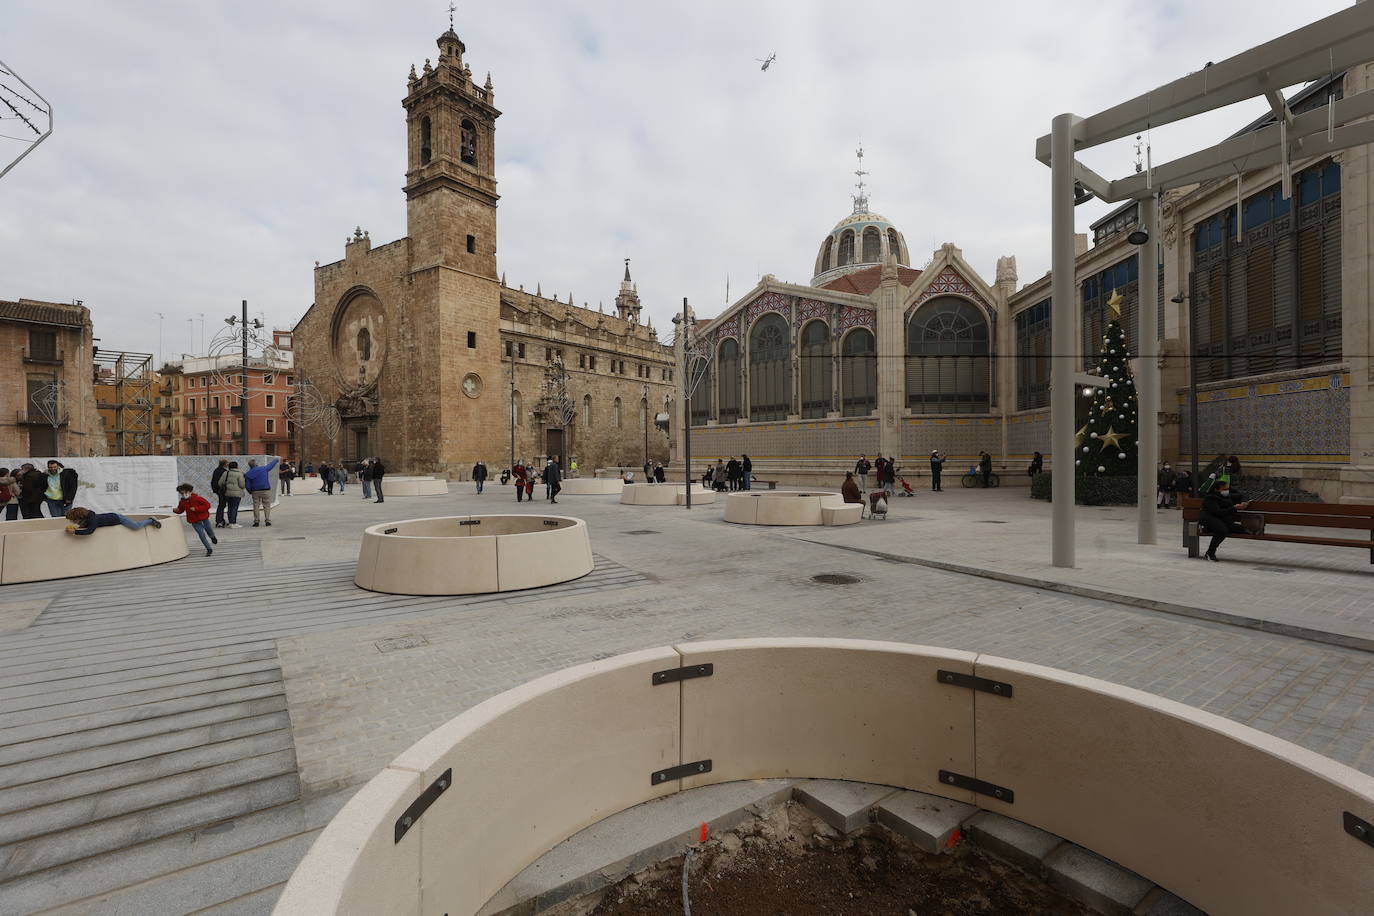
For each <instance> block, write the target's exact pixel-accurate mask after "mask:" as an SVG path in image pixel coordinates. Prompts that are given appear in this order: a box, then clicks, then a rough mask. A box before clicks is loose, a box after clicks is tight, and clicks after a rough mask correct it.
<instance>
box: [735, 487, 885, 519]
mask: <svg viewBox="0 0 1374 916" xmlns="http://www.w3.org/2000/svg"><path fill="white" fill-rule="evenodd" d="M862 517H863V506H862V505H861V504H860V503H846V502H845V501H844V497H843V496H841V495H840V494H839V493H815V492H803V493H794V492H791V491H788V490H770V491H768V492H764V493H755V492H752V491H746V492H743V493H731V494H730V495H729V496H727V497H726V498H725V520H726V521H727V522H734V523H735V524H737V525H852V524H854V523H856V522H858V521H859V519H860V518H862Z"/></svg>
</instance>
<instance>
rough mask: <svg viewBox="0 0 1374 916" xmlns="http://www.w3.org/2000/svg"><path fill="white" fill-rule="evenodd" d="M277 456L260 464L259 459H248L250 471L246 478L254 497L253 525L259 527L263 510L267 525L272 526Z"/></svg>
mask: <svg viewBox="0 0 1374 916" xmlns="http://www.w3.org/2000/svg"><path fill="white" fill-rule="evenodd" d="M277 460H278V459H276V458H273V459H272V460H271V462H269V463H268V464H265V465H262V466H259V465H258V462H257V459H255V458H249V459H248V473H247V474H245V475H244V479H245V480H246V481H247V482H248V492H249V493H250V494H251V495H252V497H253V527H254V528H256V527H258V512H259V510H261V512H262V518H263V521H265V522H267V527H268V528H271V527H272V476H271V475H272V469H273V468H274V467H276V466H277Z"/></svg>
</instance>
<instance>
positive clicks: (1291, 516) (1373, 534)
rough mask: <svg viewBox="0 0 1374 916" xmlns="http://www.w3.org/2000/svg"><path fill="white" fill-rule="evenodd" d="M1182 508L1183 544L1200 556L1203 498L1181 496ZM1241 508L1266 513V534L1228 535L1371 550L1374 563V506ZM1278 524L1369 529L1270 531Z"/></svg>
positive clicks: (1274, 504)
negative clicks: (1339, 533) (1338, 533)
mask: <svg viewBox="0 0 1374 916" xmlns="http://www.w3.org/2000/svg"><path fill="white" fill-rule="evenodd" d="M1179 503H1180V505H1182V507H1183V546H1184V547H1186V548H1188V556H1190V557H1196V556H1199V555H1200V544H1199V541H1200V539H1201V538H1203V537H1208V536H1209V535H1208V533H1207V532H1205V531H1201V530H1200V526H1199V525H1198V518H1199V516H1200V515H1201V514H1202V500H1201V499H1200V498H1198V497H1195V496H1180V497H1179ZM1242 511H1244V512H1258V513H1260V514H1261V515H1263V516H1264V534H1242V533H1234V534H1228V535H1227V537H1233V538H1239V539H1241V540H1247V541H1283V542H1286V543H1290V544H1314V545H1316V546H1318V547H1359V548H1361V549H1363V550H1368V551H1369V562H1370V563H1374V506H1359V505H1332V504H1329V503H1288V502H1252V503H1250V505H1248V506H1247V507H1246V508H1245V509H1243V510H1242ZM1275 526H1280V527H1292V528H1345V529H1349V530H1350V532H1351V534H1352V535H1353V534H1355V533H1356V532H1367V533H1368V534H1367V535H1366V536H1365V537H1349V538H1341V537H1329V536H1314V535H1309V534H1289V533H1287V532H1276V531H1273V530H1271V529H1272V528H1274V527H1275Z"/></svg>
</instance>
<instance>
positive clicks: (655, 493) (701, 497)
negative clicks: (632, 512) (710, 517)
mask: <svg viewBox="0 0 1374 916" xmlns="http://www.w3.org/2000/svg"><path fill="white" fill-rule="evenodd" d="M715 501H716V494H715V492H714V491H713V490H708V489H706V488H705V487H699V486H696V485H695V484H693V485H692V505H693V506H709V505H711V504H712V503H714V502H715ZM620 502H621V504H622V505H626V506H685V505H686V504H687V487H686V486H684V485H681V484H671V483H635V484H630V485H629V486H628V487H625V488H624V489H623V490H621V491H620Z"/></svg>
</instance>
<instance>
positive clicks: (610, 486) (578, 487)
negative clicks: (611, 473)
mask: <svg viewBox="0 0 1374 916" xmlns="http://www.w3.org/2000/svg"><path fill="white" fill-rule="evenodd" d="M624 487H625V482H624V481H623V480H620V479H615V480H603V479H601V478H598V477H574V478H573V479H572V480H565V481H563V489H562V490H560V491H559V493H558V495H559V496H615V495H617V494H618V493H620V491H621V490H622V489H623V488H624Z"/></svg>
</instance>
